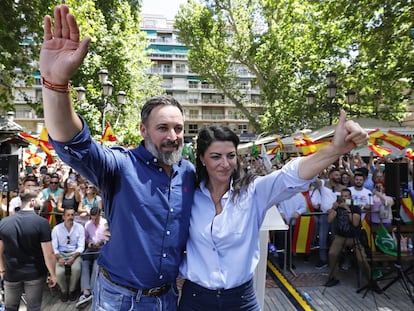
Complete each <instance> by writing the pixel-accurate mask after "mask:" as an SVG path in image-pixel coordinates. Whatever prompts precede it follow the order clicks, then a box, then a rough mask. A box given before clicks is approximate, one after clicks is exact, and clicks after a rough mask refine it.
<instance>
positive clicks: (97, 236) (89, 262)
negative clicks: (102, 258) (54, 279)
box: [76, 206, 108, 307]
mask: <svg viewBox="0 0 414 311" xmlns="http://www.w3.org/2000/svg"><path fill="white" fill-rule="evenodd" d="M101 212H102V211H101V209H100V208H99V207H97V206H95V207H93V208H92V209H91V211H90V215H91V219H90V220H88V221H87V222H86V224H85V240H86V249H85V252H84V253H83V254H82V274H81V290H82V295H81V296H80V297H79V301H78V303H77V304H76V306H77V307H80V306H82V305H84V304H85V303H87V302H88V301H90V300H91V299H92V298H93V296H92V289H93V283H94V280H95V279H96V275H97V272H98V264H97V259H98V256H99V253H100V251H101V248H102V246H103V245H104V244H105V242H106V239H105V230H107V228H108V223H107V221H106V219H105V218H103V217H101Z"/></svg>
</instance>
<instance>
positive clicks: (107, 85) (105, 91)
mask: <svg viewBox="0 0 414 311" xmlns="http://www.w3.org/2000/svg"><path fill="white" fill-rule="evenodd" d="M108 76H109V73H108V70H106V69H101V70H99V71H98V77H99V82H100V83H101V86H102V103H101V104H100V105H99V106H98V105H97V106H98V108H99V109H100V110H101V114H102V122H101V125H102V134H103V132H104V131H105V115H106V113H107V112H108V111H110V110H112V106H111V103H110V102H109V101H108V98H109V97H111V96H112V91H113V88H114V84H113V83H112V82H111V81H109V80H108ZM76 93H77V97H78V101H79V102H80V103H81V107H82V109H85V108H87V106H88V103H87V102H86V90H85V88H84V87H82V86H79V87H77V88H76ZM125 101H126V93H125V92H124V91H119V92H118V94H117V102H118V105H119V106H122V105H124V104H125Z"/></svg>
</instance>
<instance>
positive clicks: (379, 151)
mask: <svg viewBox="0 0 414 311" xmlns="http://www.w3.org/2000/svg"><path fill="white" fill-rule="evenodd" d="M368 148H369V149H371V151H372V152H373V153H375V154H376V155H377V156H379V157H385V156H387V155H389V154H390V153H391V152H392V150H391V149H389V148H385V147H382V146H378V145H368Z"/></svg>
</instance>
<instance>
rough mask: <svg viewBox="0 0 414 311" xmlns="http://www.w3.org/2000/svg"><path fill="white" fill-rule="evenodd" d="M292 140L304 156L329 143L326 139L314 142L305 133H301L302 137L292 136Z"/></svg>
mask: <svg viewBox="0 0 414 311" xmlns="http://www.w3.org/2000/svg"><path fill="white" fill-rule="evenodd" d="M293 141H294V143H295V146H296V147H297V148H301V151H302V154H303V155H304V156H307V155H310V154H312V153H315V152H316V151H318V150H319V149H321V148H322V147H325V146H326V145H329V144H330V142H328V141H321V142H317V141H316V142H314V141H313V140H312V139H311V138H310V137H309V136H307V135H305V134H302V138H298V137H295V138H293Z"/></svg>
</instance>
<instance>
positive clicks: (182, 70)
mask: <svg viewBox="0 0 414 311" xmlns="http://www.w3.org/2000/svg"><path fill="white" fill-rule="evenodd" d="M175 72H176V73H185V72H186V68H185V64H176V65H175Z"/></svg>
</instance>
